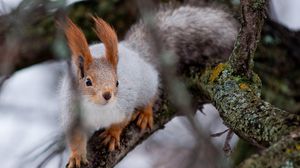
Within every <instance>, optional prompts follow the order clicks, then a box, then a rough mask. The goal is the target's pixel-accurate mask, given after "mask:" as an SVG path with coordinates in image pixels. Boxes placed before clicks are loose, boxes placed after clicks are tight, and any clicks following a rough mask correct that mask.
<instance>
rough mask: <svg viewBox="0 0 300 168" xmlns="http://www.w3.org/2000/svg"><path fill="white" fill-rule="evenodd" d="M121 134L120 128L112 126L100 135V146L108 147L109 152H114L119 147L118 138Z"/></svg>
mask: <svg viewBox="0 0 300 168" xmlns="http://www.w3.org/2000/svg"><path fill="white" fill-rule="evenodd" d="M121 133H122V127H119V126H117V125H113V126H111V127H110V128H108V129H107V130H105V131H104V132H102V133H101V134H100V138H101V139H102V144H104V145H106V146H108V150H109V151H114V150H115V149H117V148H119V147H120V136H121Z"/></svg>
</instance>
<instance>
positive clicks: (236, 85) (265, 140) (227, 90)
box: [201, 64, 300, 147]
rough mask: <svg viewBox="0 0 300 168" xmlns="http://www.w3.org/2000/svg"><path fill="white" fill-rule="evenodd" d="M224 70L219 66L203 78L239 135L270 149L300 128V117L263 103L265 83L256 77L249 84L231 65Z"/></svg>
mask: <svg viewBox="0 0 300 168" xmlns="http://www.w3.org/2000/svg"><path fill="white" fill-rule="evenodd" d="M221 67H222V69H221V70H220V65H219V66H217V67H216V68H214V69H210V70H207V71H206V73H205V74H203V75H202V78H201V82H202V87H203V88H204V90H206V91H207V92H208V94H209V96H210V97H211V99H212V100H213V102H214V104H215V106H216V108H217V109H218V110H219V113H220V116H221V117H222V119H223V120H224V123H225V124H226V125H227V126H228V127H229V128H231V129H232V130H233V131H234V132H235V133H236V134H237V135H239V136H240V137H243V138H244V139H246V140H248V141H250V142H251V143H253V144H256V145H259V146H264V147H268V146H270V145H271V144H273V143H275V142H277V141H278V140H280V139H281V138H282V137H283V136H285V135H287V134H289V133H290V132H292V131H294V130H295V129H296V128H299V126H300V116H299V115H295V114H291V113H288V112H286V111H284V110H281V109H278V108H276V107H274V106H273V105H271V104H269V103H268V102H265V101H263V100H261V98H260V86H261V83H260V80H259V78H258V77H257V76H256V75H253V78H252V79H251V80H249V79H248V78H245V77H241V76H236V75H234V71H233V69H232V68H231V66H230V65H229V64H223V65H222V66H221ZM216 72H217V73H218V74H216ZM216 75H217V77H215V76H216Z"/></svg>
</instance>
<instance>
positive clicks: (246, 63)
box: [229, 0, 266, 78]
mask: <svg viewBox="0 0 300 168" xmlns="http://www.w3.org/2000/svg"><path fill="white" fill-rule="evenodd" d="M265 3H266V2H265V0H262V1H257V2H254V3H253V2H252V1H241V13H242V17H241V24H242V29H240V33H239V36H238V38H237V41H236V44H235V48H234V50H233V52H232V54H231V56H230V58H229V63H230V65H231V66H232V68H233V70H234V72H235V73H236V74H239V75H246V76H247V77H248V78H251V77H252V68H253V64H254V63H253V58H254V54H255V51H256V47H257V42H258V41H259V39H260V35H261V30H262V26H263V24H264V17H265V16H266V14H265V9H266V4H265Z"/></svg>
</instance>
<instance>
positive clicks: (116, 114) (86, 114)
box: [82, 98, 126, 130]
mask: <svg viewBox="0 0 300 168" xmlns="http://www.w3.org/2000/svg"><path fill="white" fill-rule="evenodd" d="M117 101H118V100H114V101H113V102H110V103H108V104H107V105H97V104H94V103H91V102H90V101H89V100H88V99H87V98H84V99H83V100H82V110H83V115H82V119H83V120H82V121H83V124H84V126H85V127H86V128H88V129H89V130H97V129H99V128H103V127H109V126H110V125H111V124H112V123H119V122H122V121H123V120H124V119H125V118H126V114H125V113H124V112H123V111H122V110H120V109H119V108H118V105H117V104H118V103H117Z"/></svg>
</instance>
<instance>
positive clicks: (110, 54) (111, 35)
mask: <svg viewBox="0 0 300 168" xmlns="http://www.w3.org/2000/svg"><path fill="white" fill-rule="evenodd" d="M92 18H93V20H94V21H95V24H96V29H94V31H95V32H96V33H97V36H98V38H100V40H101V41H102V42H103V44H104V46H105V57H106V59H107V60H108V61H109V62H110V63H111V64H112V66H113V67H114V68H115V69H116V68H117V64H118V38H117V35H116V32H115V31H114V29H113V28H112V27H111V26H110V25H109V24H108V23H106V22H105V21H104V20H103V19H101V18H99V17H93V16H92Z"/></svg>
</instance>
